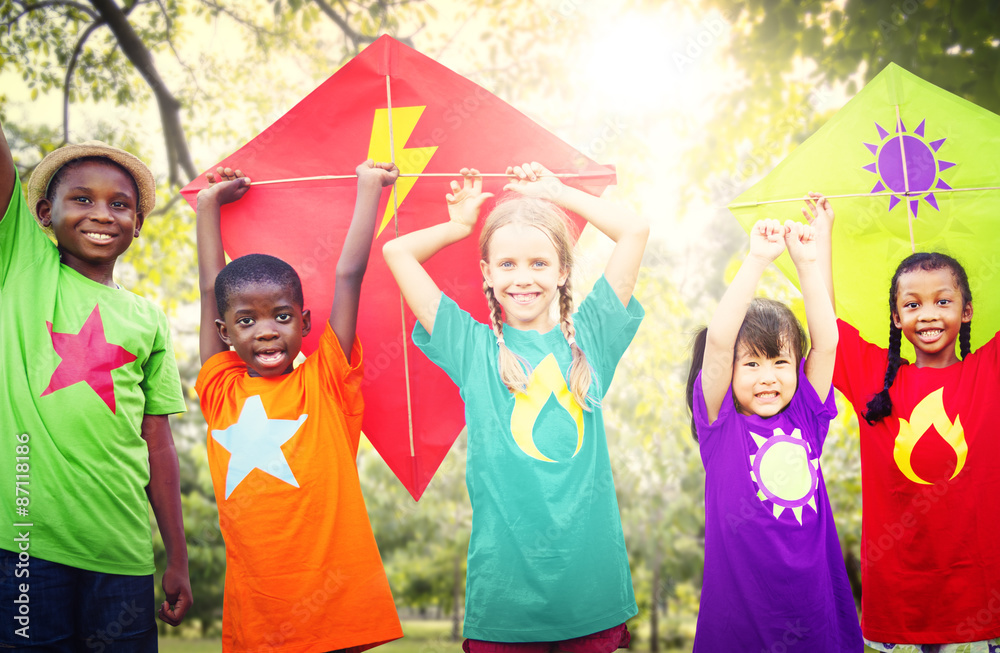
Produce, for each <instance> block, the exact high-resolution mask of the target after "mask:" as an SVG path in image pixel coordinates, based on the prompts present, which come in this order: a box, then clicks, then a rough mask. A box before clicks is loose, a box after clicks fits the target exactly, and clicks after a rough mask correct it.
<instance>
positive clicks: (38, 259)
mask: <svg viewBox="0 0 1000 653" xmlns="http://www.w3.org/2000/svg"><path fill="white" fill-rule="evenodd" d="M0 375H2V377H0V378H2V380H0V384H2V386H3V387H4V388H5V390H6V391H5V393H4V394H5V405H4V406H3V409H2V410H0V470H2V471H0V478H3V479H4V481H3V488H2V490H0V491H2V493H3V497H4V498H3V501H2V505H3V517H2V519H0V548H4V549H7V550H10V551H17V550H19V548H18V547H19V546H21V543H22V542H23V541H24V539H23V538H22V539H20V540H16V539H15V538H19V537H20V536H21V535H22V534H24V533H27V534H28V541H29V542H30V545H29V547H30V548H29V550H28V553H29V555H31V556H32V557H37V558H40V559H43V560H49V561H52V562H58V563H61V564H65V565H70V566H73V567H78V568H81V569H88V570H91V571H100V572H105V573H115V574H129V575H144V574H151V573H152V572H153V549H152V541H151V537H150V521H149V507H148V501H147V498H146V492H145V487H146V485H147V484H148V483H149V458H148V452H147V449H146V443H145V441H144V440H143V439H142V437H141V427H142V418H143V415H144V414H148V415H168V414H172V413H179V412H182V411H184V409H185V406H184V398H183V395H182V393H181V387H180V379H179V377H178V375H177V363H176V361H175V360H174V352H173V347H172V346H171V344H170V332H169V328H168V326H167V320H166V317H165V316H164V314H163V312H162V311H161V310H160V309H159V308H158V307H157V306H155V305H154V304H152V303H151V302H149V301H147V300H146V299H143V298H142V297H139V296H137V295H134V294H132V293H130V292H128V291H127V290H122V289H116V288H109V287H107V286H104V285H101V284H98V283H95V282H94V281H91V280H90V279H87V278H86V277H84V276H82V275H81V274H79V273H77V272H76V271H74V270H73V269H71V268H69V267H67V266H65V265H62V264H60V262H59V252H58V250H57V249H56V247H55V245H53V243H52V241H51V240H49V238H48V237H47V236H46V235H45V233H44V232H43V231H42V230H41V228H39V226H38V224H37V223H36V222H35V219H34V217H32V215H31V212H30V211H29V210H28V207H27V206H26V205H25V201H24V197H23V195H22V193H21V184H20V181H18V182H17V183H16V184H15V187H14V194H13V197H12V198H11V201H10V205H9V206H8V207H7V212H6V213H5V215H4V218H3V220H2V221H0ZM25 439H26V440H27V441H26V442H23V440H25ZM25 445H26V446H27V448H24V447H25ZM18 447H20V448H18ZM25 457H26V458H27V460H24V458H25ZM19 481H20V482H21V484H20V486H19V485H18V482H19ZM18 487H20V490H18ZM18 498H20V499H21V501H20V503H21V504H22V505H18V501H17V500H16V499H18ZM25 499H27V501H25ZM25 503H27V505H23V504H25ZM18 524H30V526H23V525H22V526H18Z"/></svg>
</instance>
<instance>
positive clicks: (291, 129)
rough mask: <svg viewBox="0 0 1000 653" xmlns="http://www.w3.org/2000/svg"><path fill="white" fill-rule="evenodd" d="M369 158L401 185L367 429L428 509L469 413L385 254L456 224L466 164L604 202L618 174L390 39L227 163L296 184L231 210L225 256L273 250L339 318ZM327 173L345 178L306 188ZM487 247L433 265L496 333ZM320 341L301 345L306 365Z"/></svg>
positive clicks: (368, 373)
mask: <svg viewBox="0 0 1000 653" xmlns="http://www.w3.org/2000/svg"><path fill="white" fill-rule="evenodd" d="M368 158H372V159H375V160H379V161H389V160H391V161H394V162H395V163H396V165H398V166H399V168H400V171H401V173H402V176H401V177H400V179H399V180H398V181H397V182H396V185H395V188H394V190H393V191H392V192H386V193H384V196H383V199H382V204H381V207H380V215H382V216H383V219H382V220H381V221H380V224H379V226H378V232H377V234H376V237H375V243H374V245H373V251H372V257H371V260H370V262H369V265H368V272H367V274H366V275H365V281H364V285H363V286H362V292H361V307H360V314H359V318H358V334H359V335H360V337H361V341H362V343H363V345H364V349H365V358H366V362H365V384H364V386H363V387H364V397H365V417H364V423H363V430H364V432H365V435H366V436H367V437H368V439H369V440H370V441H371V442H372V444H373V445H374V446H375V448H376V449H377V450H378V452H379V454H380V455H381V456H382V458H383V459H384V460H385V462H386V463H387V464H388V465H389V467H390V468H391V469H392V471H393V472H394V473H395V474H396V476H397V478H399V480H400V481H401V482H402V483H403V485H404V486H406V488H407V490H409V492H410V494H411V495H412V496H413V498H414V499H415V500H416V499H419V498H420V496H421V494H423V491H424V489H426V487H427V484H428V483H429V482H430V480H431V478H432V477H433V476H434V472H435V471H437V468H438V466H439V465H440V464H441V461H442V460H443V459H444V456H445V454H447V452H448V449H449V448H450V447H451V445H452V443H453V442H454V441H455V438H456V437H457V435H458V433H459V432H460V431H461V429H462V427H463V425H464V423H465V419H464V410H463V405H462V400H461V398H460V397H459V394H458V389H457V388H456V387H455V385H454V384H453V383H452V382H451V380H450V379H449V378H448V377H447V376H446V375H445V374H444V372H442V371H441V370H440V369H439V368H438V367H437V366H435V365H433V364H432V363H430V362H429V361H428V360H427V359H426V358H425V357H424V355H423V354H422V353H421V352H420V351H419V350H418V349H417V348H416V347H414V346H412V344H411V343H409V342H408V339H409V337H408V336H409V332H410V330H411V329H412V328H413V324H414V320H415V318H414V317H413V314H412V313H411V312H410V311H409V309H408V308H404V307H403V303H402V301H401V298H400V294H399V290H398V288H397V286H396V283H395V281H394V280H393V278H392V275H391V274H390V273H389V270H388V268H387V267H386V266H385V263H384V261H383V260H382V254H381V248H382V245H383V244H384V242H385V241H386V240H387V239H390V238H394V237H395V236H396V235H397V234H399V233H408V232H410V231H414V230H416V229H420V228H423V227H426V226H428V225H431V224H435V223H438V222H441V221H443V220H446V219H447V211H446V208H445V201H444V196H445V194H446V193H447V192H448V191H449V187H448V184H449V182H450V180H451V179H454V178H457V176H458V174H457V173H458V171H459V170H460V169H461V168H463V167H475V168H478V169H479V170H481V171H483V172H484V173H490V172H495V173H502V172H503V171H504V170H505V169H506V167H507V166H508V165H512V164H520V163H524V162H526V161H540V162H542V163H543V164H544V165H545V166H546V167H548V168H549V169H550V170H552V171H553V172H555V173H559V174H563V175H573V176H572V177H568V178H567V179H565V181H566V183H567V184H569V185H572V186H575V187H577V188H580V189H582V190H585V191H587V192H589V193H592V194H594V195H600V194H601V193H602V192H603V191H604V189H605V188H606V187H607V186H608V185H609V184H611V183H614V181H615V176H614V170H613V169H612V168H610V167H607V166H602V165H599V164H597V163H595V162H594V161H592V160H590V159H589V158H587V157H586V156H584V155H583V154H581V153H580V152H578V151H577V150H575V149H573V148H572V147H570V146H569V145H567V144H566V143H564V142H563V141H561V140H559V139H558V138H556V137H555V136H553V135H552V134H550V133H549V132H547V131H546V130H545V129H543V128H542V127H540V126H539V125H537V124H535V123H534V122H532V121H531V120H530V119H529V118H527V117H526V116H525V115H523V114H522V113H520V112H519V111H517V110H516V109H514V108H513V107H511V106H510V105H508V104H506V103H505V102H503V101H502V100H500V99H499V98H497V97H496V96H494V95H492V94H491V93H489V92H488V91H486V90H485V89H483V88H482V87H480V86H477V85H476V84H473V83H472V82H470V81H469V80H467V79H465V78H464V77H462V76H461V75H458V74H456V73H454V72H452V71H451V70H448V69H447V68H445V67H444V66H442V65H440V64H438V63H436V62H435V61H433V60H432V59H429V58H428V57H425V56H424V55H422V54H420V53H419V52H417V51H416V50H413V49H411V48H409V47H406V46H405V45H403V44H401V43H399V42H398V41H396V40H394V39H392V38H390V37H389V36H383V37H381V38H379V39H378V40H377V41H375V42H374V43H372V44H371V45H370V46H368V47H367V48H366V49H365V50H364V51H363V52H361V53H360V54H359V55H358V56H357V57H355V58H354V59H352V60H351V61H350V62H348V63H347V64H346V65H345V66H344V67H343V68H341V69H340V70H338V71H337V72H336V73H335V74H334V75H333V76H332V77H330V79H328V80H327V81H326V82H324V83H323V84H322V85H320V86H319V88H317V89H316V90H315V91H313V92H312V93H310V94H309V95H308V96H307V97H306V98H305V99H303V100H302V101H301V102H299V103H298V104H297V105H295V107H293V108H292V109H291V110H290V111H289V112H288V113H286V114H285V115H284V116H282V117H281V118H280V119H278V120H277V122H275V123H274V124H273V125H271V126H270V127H268V128H267V129H265V130H264V131H263V132H261V133H260V135H258V136H257V137H256V138H254V139H253V140H252V141H250V142H249V143H247V144H246V145H245V146H243V147H242V148H241V149H240V150H238V151H237V152H236V153H234V154H233V155H231V156H229V157H226V158H225V159H223V160H222V161H220V162H219V164H217V165H223V166H231V167H233V168H236V167H239V168H241V169H242V170H243V171H244V172H245V173H246V174H247V175H249V176H250V178H251V179H252V180H253V181H254V182H255V184H256V182H262V181H271V180H286V181H284V182H283V183H274V184H267V185H263V184H262V185H260V186H256V185H255V187H254V188H252V189H251V191H250V192H249V193H248V194H247V195H246V197H244V198H243V199H241V200H240V201H239V202H236V203H234V204H229V205H226V206H225V207H223V209H222V240H223V245H224V247H225V250H226V252H227V253H228V254H229V256H230V257H233V258H235V257H238V256H242V255H244V254H249V253H252V252H263V253H268V254H272V255H274V256H278V257H279V258H282V259H284V260H285V261H287V262H289V263H290V264H291V265H292V266H294V267H295V269H296V270H297V271H298V273H299V275H300V276H301V278H302V285H303V291H304V294H305V301H306V306H307V307H309V308H310V309H311V310H312V313H313V315H317V316H324V315H327V314H328V313H329V311H330V307H331V306H332V304H333V291H334V281H335V280H334V267H335V265H336V262H337V259H338V257H339V256H340V249H341V246H342V244H343V241H344V236H345V234H346V233H347V227H348V222H349V220H350V216H351V214H352V211H353V207H354V199H355V188H356V184H355V182H354V179H353V174H350V173H353V171H354V168H355V166H356V165H357V164H358V163H360V162H361V161H364V160H365V159H368ZM215 167H216V166H212V168H210V169H211V170H214V169H215ZM317 176H332V177H338V176H342V177H343V178H341V179H337V178H330V177H327V178H324V179H314V180H302V178H306V177H317ZM289 179H293V180H295V181H287V180H289ZM504 183H506V180H505V179H504V178H503V177H502V176H499V175H498V176H497V177H488V178H487V179H486V181H485V183H484V190H488V191H490V192H493V193H497V194H499V192H500V191H501V189H502V187H503V184H504ZM206 185H207V182H206V180H205V176H204V174H203V175H201V176H199V177H198V178H197V179H195V180H194V181H192V182H191V183H190V184H188V185H187V186H186V187H185V188H184V189H183V190H182V191H181V192H182V193H183V194H184V196H185V198H186V199H187V201H188V202H189V203H190V204H191V206H192V207H194V206H195V204H196V201H197V199H196V197H197V193H198V190H200V189H201V188H204V187H205V186H206ZM393 193H395V195H396V196H395V197H393ZM397 205H398V211H397V210H396V208H395V207H396V206H397ZM490 206H491V203H490V202H488V203H487V206H486V207H485V210H489V208H490ZM394 218H395V219H394ZM476 241H477V238H475V237H471V238H468V239H466V240H465V241H462V242H461V243H457V244H455V245H453V246H451V247H450V248H449V249H448V251H447V253H446V254H445V255H442V256H438V257H435V258H434V259H432V260H431V261H430V262H429V264H428V265H427V268H428V270H429V272H430V273H431V275H432V276H433V277H434V279H435V281H437V283H438V285H439V286H440V287H441V289H442V290H443V291H444V292H445V293H447V294H448V296H450V297H451V298H453V299H454V300H455V301H456V302H458V304H459V305H461V306H462V307H463V308H464V309H465V310H467V311H469V312H470V313H472V315H473V316H474V317H476V319H479V320H482V321H484V322H488V312H487V306H486V300H485V298H484V297H483V292H482V273H481V272H480V270H479V253H478V251H477V249H478V248H477V245H476ZM320 331H321V329H316V330H315V331H314V332H313V333H312V334H311V335H310V336H309V337H308V338H306V340H305V342H304V343H303V349H304V351H305V352H306V353H307V354H308V353H311V352H312V351H313V350H314V349H315V348H316V344H317V339H318V337H319V333H320Z"/></svg>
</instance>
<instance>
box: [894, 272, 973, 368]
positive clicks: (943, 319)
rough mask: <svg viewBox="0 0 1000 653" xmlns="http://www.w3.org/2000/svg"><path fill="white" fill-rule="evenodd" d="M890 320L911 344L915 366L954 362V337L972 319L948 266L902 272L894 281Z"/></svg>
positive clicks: (955, 356)
mask: <svg viewBox="0 0 1000 653" xmlns="http://www.w3.org/2000/svg"><path fill="white" fill-rule="evenodd" d="M893 308H894V310H893V315H892V322H893V324H895V325H896V327H897V328H899V329H901V330H902V331H903V335H904V336H905V337H906V339H907V340H909V341H910V342H911V343H913V348H914V350H915V352H916V359H917V360H916V364H917V367H947V366H948V365H951V364H953V363H957V362H958V356H957V355H956V354H955V340H956V339H957V338H958V333H959V329H961V327H962V323H963V322H969V321H971V320H972V303H971V302H965V301H964V299H963V297H962V291H961V289H960V288H959V285H958V283H957V281H956V279H955V274H954V272H952V271H951V269H950V268H938V269H936V270H922V269H919V268H918V269H915V270H911V271H910V272H904V273H903V274H901V275H900V276H899V279H898V281H897V284H896V305H895V306H894V307H893Z"/></svg>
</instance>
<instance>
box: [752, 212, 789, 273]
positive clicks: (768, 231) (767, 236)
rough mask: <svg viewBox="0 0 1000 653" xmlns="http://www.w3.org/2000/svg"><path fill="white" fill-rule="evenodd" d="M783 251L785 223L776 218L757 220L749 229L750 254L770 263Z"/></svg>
mask: <svg viewBox="0 0 1000 653" xmlns="http://www.w3.org/2000/svg"><path fill="white" fill-rule="evenodd" d="M783 251H785V225H783V224H781V223H780V222H778V221H777V220H759V221H757V222H756V223H755V224H754V226H753V228H752V229H751V230H750V256H755V257H757V258H759V259H762V260H764V261H766V262H767V263H770V262H771V261H773V260H774V259H776V258H778V257H779V256H780V255H781V253H782V252H783Z"/></svg>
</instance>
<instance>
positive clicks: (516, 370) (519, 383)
mask: <svg viewBox="0 0 1000 653" xmlns="http://www.w3.org/2000/svg"><path fill="white" fill-rule="evenodd" d="M483 294H485V295H486V302H487V303H488V304H489V306H490V324H491V325H492V326H493V333H495V334H496V336H497V345H498V347H499V349H500V352H499V354H497V368H498V369H499V371H500V380H501V381H503V383H504V385H505V386H507V389H508V390H510V391H511V392H512V393H517V392H524V391H525V390H527V388H528V374H527V372H526V371H525V369H524V365H523V364H522V362H521V360H520V358H519V357H518V356H517V355H516V354H515V353H514V352H512V351H511V350H510V349H508V348H507V345H506V344H504V340H503V313H502V312H501V308H500V302H498V301H497V297H496V295H495V294H494V293H493V288H491V287H490V285H489V284H488V283H486V282H485V281H483Z"/></svg>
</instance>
